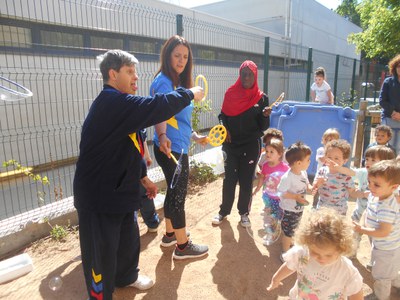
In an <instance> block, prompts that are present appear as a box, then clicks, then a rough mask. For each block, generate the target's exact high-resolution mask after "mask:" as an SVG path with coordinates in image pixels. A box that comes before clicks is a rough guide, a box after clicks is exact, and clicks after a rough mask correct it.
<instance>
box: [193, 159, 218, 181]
mask: <svg viewBox="0 0 400 300" xmlns="http://www.w3.org/2000/svg"><path fill="white" fill-rule="evenodd" d="M217 178H218V175H215V174H214V172H213V168H212V166H210V165H207V164H205V163H202V162H196V161H195V160H192V161H191V162H190V171H189V182H190V183H191V184H194V185H203V184H205V183H209V182H213V181H214V180H216V179H217Z"/></svg>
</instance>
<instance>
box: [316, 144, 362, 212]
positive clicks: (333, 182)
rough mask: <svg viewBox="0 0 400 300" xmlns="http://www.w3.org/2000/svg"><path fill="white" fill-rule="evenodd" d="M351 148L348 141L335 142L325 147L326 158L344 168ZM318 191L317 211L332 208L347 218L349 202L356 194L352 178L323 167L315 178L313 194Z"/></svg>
mask: <svg viewBox="0 0 400 300" xmlns="http://www.w3.org/2000/svg"><path fill="white" fill-rule="evenodd" d="M350 152H351V147H350V144H349V143H348V142H347V141H346V140H342V139H340V140H333V141H330V142H329V143H327V144H326V146H325V158H326V159H328V160H330V161H332V162H334V163H335V164H336V165H337V166H338V167H342V166H343V165H344V164H345V163H346V162H347V160H348V159H349V157H350ZM315 191H318V193H319V199H318V203H317V209H319V208H321V207H330V208H333V209H335V210H336V211H337V212H338V213H339V214H341V215H343V216H345V215H346V212H347V201H348V200H349V197H350V194H352V193H354V191H355V188H354V182H353V179H352V177H351V176H349V175H346V174H343V173H341V172H339V171H338V170H337V169H334V168H332V167H328V166H323V167H321V170H320V171H319V174H318V176H316V177H315V180H314V185H313V192H315Z"/></svg>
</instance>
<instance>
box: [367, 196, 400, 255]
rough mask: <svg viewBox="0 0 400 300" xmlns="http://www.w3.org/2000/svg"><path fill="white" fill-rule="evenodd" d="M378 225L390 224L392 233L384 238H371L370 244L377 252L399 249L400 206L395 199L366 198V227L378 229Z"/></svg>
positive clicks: (393, 197)
mask: <svg viewBox="0 0 400 300" xmlns="http://www.w3.org/2000/svg"><path fill="white" fill-rule="evenodd" d="M380 223H389V224H392V226H393V228H392V231H391V232H390V233H389V235H388V236H385V237H380V238H378V237H372V244H373V246H374V247H375V248H376V249H379V250H394V249H397V248H398V247H400V205H399V203H398V202H397V199H396V197H395V196H394V195H393V194H392V195H391V196H390V197H388V198H386V199H383V200H379V199H378V197H373V196H372V195H371V196H370V197H369V198H368V206H367V215H366V219H365V224H366V225H367V227H371V228H378V227H379V224H380Z"/></svg>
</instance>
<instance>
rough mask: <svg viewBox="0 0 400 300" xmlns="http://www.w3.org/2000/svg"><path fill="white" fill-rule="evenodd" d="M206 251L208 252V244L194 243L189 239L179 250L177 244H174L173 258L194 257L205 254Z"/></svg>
mask: <svg viewBox="0 0 400 300" xmlns="http://www.w3.org/2000/svg"><path fill="white" fill-rule="evenodd" d="M207 252H208V246H206V245H196V244H193V243H192V241H190V240H189V242H188V244H187V246H186V247H185V249H183V250H180V249H179V248H178V246H176V248H175V251H174V254H173V258H175V259H187V258H196V257H201V256H203V255H206V254H207Z"/></svg>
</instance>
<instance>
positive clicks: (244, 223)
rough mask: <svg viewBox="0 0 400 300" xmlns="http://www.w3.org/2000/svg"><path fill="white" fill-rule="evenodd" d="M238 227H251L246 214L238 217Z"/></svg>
mask: <svg viewBox="0 0 400 300" xmlns="http://www.w3.org/2000/svg"><path fill="white" fill-rule="evenodd" d="M240 225H242V227H250V226H251V223H250V219H249V216H248V215H247V214H244V215H241V216H240Z"/></svg>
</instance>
